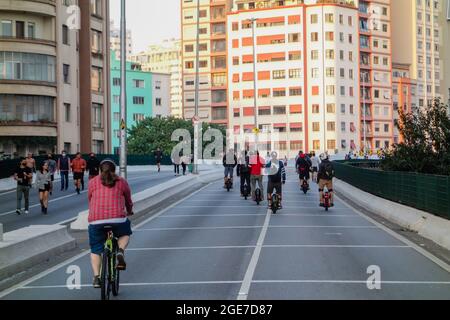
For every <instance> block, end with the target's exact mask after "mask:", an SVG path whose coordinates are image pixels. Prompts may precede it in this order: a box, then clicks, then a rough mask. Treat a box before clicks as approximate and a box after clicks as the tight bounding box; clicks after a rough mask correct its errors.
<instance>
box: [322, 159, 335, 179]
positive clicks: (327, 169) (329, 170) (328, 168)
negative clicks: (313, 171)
mask: <svg viewBox="0 0 450 320" xmlns="http://www.w3.org/2000/svg"><path fill="white" fill-rule="evenodd" d="M324 174H325V176H326V177H327V178H328V179H330V180H331V179H333V177H334V169H333V165H332V164H331V162H329V161H327V162H326V163H325V164H324Z"/></svg>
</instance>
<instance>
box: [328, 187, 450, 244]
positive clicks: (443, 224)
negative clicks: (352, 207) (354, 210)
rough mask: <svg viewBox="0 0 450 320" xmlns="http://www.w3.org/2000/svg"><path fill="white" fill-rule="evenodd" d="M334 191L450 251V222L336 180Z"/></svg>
mask: <svg viewBox="0 0 450 320" xmlns="http://www.w3.org/2000/svg"><path fill="white" fill-rule="evenodd" d="M334 189H335V190H336V191H337V192H338V193H339V194H342V195H343V196H344V197H346V198H348V199H349V200H350V201H352V202H354V203H355V204H357V205H359V206H360V207H362V208H365V209H367V210H368V211H369V212H372V213H374V214H376V215H379V216H381V217H383V218H385V219H387V220H389V221H391V222H393V223H395V224H397V225H399V226H401V227H403V228H405V229H407V230H410V231H413V232H416V233H418V234H419V235H421V236H422V237H424V238H427V239H429V240H431V241H433V242H435V243H437V244H438V245H440V246H442V247H444V248H446V249H447V250H450V220H447V219H443V218H440V217H438V216H435V215H432V214H429V213H427V212H424V211H421V210H418V209H415V208H411V207H407V206H405V205H402V204H399V203H396V202H392V201H389V200H386V199H383V198H380V197H377V196H374V195H373V194H370V193H367V192H364V191H362V190H360V189H358V188H355V187H353V186H352V185H350V184H348V183H346V182H344V181H342V180H339V179H335V180H334Z"/></svg>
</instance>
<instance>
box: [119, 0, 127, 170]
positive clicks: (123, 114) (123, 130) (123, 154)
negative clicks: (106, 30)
mask: <svg viewBox="0 0 450 320" xmlns="http://www.w3.org/2000/svg"><path fill="white" fill-rule="evenodd" d="M125 9H126V5H125V0H121V10H120V14H121V16H120V119H121V123H120V176H121V177H122V178H125V179H126V178H127V92H126V77H127V75H126V52H127V51H126V47H127V44H126V33H127V31H126V26H127V23H126V11H125Z"/></svg>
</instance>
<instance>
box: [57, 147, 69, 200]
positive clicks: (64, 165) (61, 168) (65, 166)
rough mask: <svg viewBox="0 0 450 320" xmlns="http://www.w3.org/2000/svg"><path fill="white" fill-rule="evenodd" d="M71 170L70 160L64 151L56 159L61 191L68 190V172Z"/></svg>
mask: <svg viewBox="0 0 450 320" xmlns="http://www.w3.org/2000/svg"><path fill="white" fill-rule="evenodd" d="M70 168H71V163H70V158H69V156H68V155H67V152H66V151H63V152H62V153H61V157H60V158H59V159H58V173H59V174H60V176H61V191H64V190H65V191H67V189H69V172H70Z"/></svg>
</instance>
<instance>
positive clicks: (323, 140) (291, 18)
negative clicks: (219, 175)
mask: <svg viewBox="0 0 450 320" xmlns="http://www.w3.org/2000/svg"><path fill="white" fill-rule="evenodd" d="M233 10H234V11H233V12H232V13H230V14H229V15H228V23H227V34H228V101H229V111H228V117H229V127H230V128H231V129H234V132H235V134H242V133H244V132H246V133H251V132H252V129H253V128H255V126H257V127H258V128H259V129H260V130H261V131H262V133H271V132H277V134H278V137H279V141H277V142H274V143H271V142H270V141H260V143H261V144H263V145H265V146H266V149H267V150H271V149H272V150H278V151H279V152H280V155H282V156H284V155H287V156H288V157H294V156H295V155H296V154H297V153H298V151H299V150H304V151H306V152H310V151H316V152H318V153H319V152H323V151H328V152H329V153H330V154H345V153H348V152H349V150H357V149H358V150H359V148H360V142H361V138H360V137H361V136H360V132H361V129H360V126H361V124H360V121H359V119H360V109H359V92H358V90H359V89H358V84H359V78H358V77H359V67H358V64H359V57H358V48H359V42H358V39H359V37H358V27H357V26H358V8H357V7H356V6H355V4H354V2H353V1H327V2H326V3H324V2H321V1H317V3H316V1H305V3H303V1H285V2H283V3H280V2H279V1H245V0H240V1H236V3H235V6H234V9H233ZM251 19H256V20H255V22H254V32H255V36H254V38H253V33H252V22H251ZM254 41H255V43H256V45H255V48H256V52H255V55H256V59H257V61H256V66H255V67H256V73H254V72H253V68H254V58H253V57H254V52H253V47H254V46H253V43H254ZM255 77H256V79H255ZM254 80H256V90H255V89H254ZM255 95H256V108H255V102H254V98H255ZM255 113H256V122H257V123H255Z"/></svg>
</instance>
